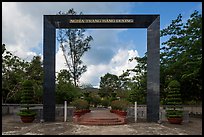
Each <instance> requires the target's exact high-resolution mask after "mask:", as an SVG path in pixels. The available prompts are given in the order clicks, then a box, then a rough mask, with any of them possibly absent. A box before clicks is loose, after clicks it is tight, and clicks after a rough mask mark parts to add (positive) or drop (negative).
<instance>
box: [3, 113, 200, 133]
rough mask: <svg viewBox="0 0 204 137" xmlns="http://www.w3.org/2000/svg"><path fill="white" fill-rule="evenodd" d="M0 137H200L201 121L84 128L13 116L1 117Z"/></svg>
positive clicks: (191, 120)
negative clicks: (31, 136)
mask: <svg viewBox="0 0 204 137" xmlns="http://www.w3.org/2000/svg"><path fill="white" fill-rule="evenodd" d="M15 118H16V117H15ZM2 135H202V119H196V118H191V119H190V122H189V123H185V124H182V125H173V124H169V123H168V122H163V123H162V124H157V123H147V122H138V123H128V124H124V125H114V126H86V125H78V124H74V123H73V122H72V121H68V122H63V117H62V118H59V119H57V120H56V122H45V123H39V122H37V121H35V122H34V123H22V122H20V120H16V119H14V116H2Z"/></svg>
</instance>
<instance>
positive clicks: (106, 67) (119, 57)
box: [80, 49, 139, 87]
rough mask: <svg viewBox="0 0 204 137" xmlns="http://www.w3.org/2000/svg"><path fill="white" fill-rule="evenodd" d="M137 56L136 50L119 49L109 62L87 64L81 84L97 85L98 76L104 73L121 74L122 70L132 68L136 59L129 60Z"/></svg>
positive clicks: (98, 81)
mask: <svg viewBox="0 0 204 137" xmlns="http://www.w3.org/2000/svg"><path fill="white" fill-rule="evenodd" d="M136 56H139V55H138V53H137V51H136V50H127V49H119V50H118V52H117V54H116V55H115V56H114V57H113V58H112V59H111V61H110V62H109V64H98V65H89V66H88V68H87V72H85V73H84V74H82V77H81V79H80V82H81V84H82V83H86V84H88V83H89V84H92V85H94V86H95V87H99V83H100V77H101V76H104V75H105V74H106V73H111V74H115V75H118V76H119V75H121V74H122V72H123V71H126V70H127V69H131V68H134V67H135V66H136V64H137V62H136V61H132V62H129V61H128V60H129V59H130V58H132V57H136Z"/></svg>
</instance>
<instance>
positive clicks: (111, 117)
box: [78, 109, 126, 125]
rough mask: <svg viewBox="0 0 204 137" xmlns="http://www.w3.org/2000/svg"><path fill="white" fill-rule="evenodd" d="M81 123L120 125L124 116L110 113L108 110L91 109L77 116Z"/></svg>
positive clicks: (123, 120) (123, 121)
mask: <svg viewBox="0 0 204 137" xmlns="http://www.w3.org/2000/svg"><path fill="white" fill-rule="evenodd" d="M78 123H79V124H82V125H121V124H125V123H126V122H125V118H123V117H120V116H118V115H117V114H114V113H110V110H109V109H108V110H92V111H91V112H90V113H86V114H85V115H82V116H81V117H80V118H79V122H78Z"/></svg>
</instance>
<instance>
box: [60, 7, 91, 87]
mask: <svg viewBox="0 0 204 137" xmlns="http://www.w3.org/2000/svg"><path fill="white" fill-rule="evenodd" d="M58 14H59V15H77V13H76V12H75V11H74V10H73V9H70V10H69V11H67V12H64V13H63V12H59V13H58ZM80 14H82V13H80ZM84 33H85V29H60V30H59V31H58V35H57V40H58V42H59V43H60V47H61V49H62V51H63V55H64V58H65V61H66V65H67V67H68V70H69V72H70V74H71V78H72V79H73V82H74V85H75V86H78V84H77V83H78V82H79V79H80V77H81V75H82V74H83V73H84V72H86V69H87V66H86V65H83V61H82V60H81V57H82V56H83V55H84V53H85V52H86V51H88V50H89V49H90V48H91V45H90V42H91V41H92V40H93V38H92V37H91V36H86V37H85V34H84Z"/></svg>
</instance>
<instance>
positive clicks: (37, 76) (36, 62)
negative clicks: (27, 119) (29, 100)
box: [26, 56, 43, 103]
mask: <svg viewBox="0 0 204 137" xmlns="http://www.w3.org/2000/svg"><path fill="white" fill-rule="evenodd" d="M26 75H27V77H28V79H30V80H32V82H33V90H34V96H33V98H34V102H35V103H42V95H43V67H42V62H41V57H40V56H34V57H33V59H32V60H31V62H30V63H29V65H28V67H27V68H26Z"/></svg>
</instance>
